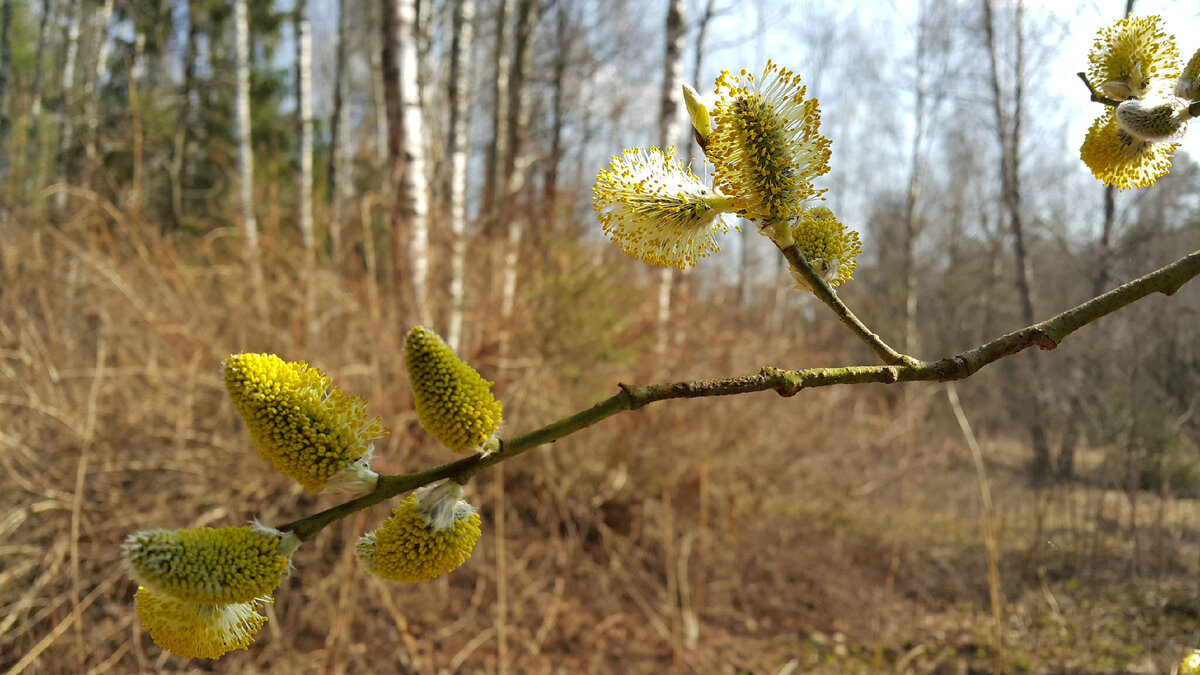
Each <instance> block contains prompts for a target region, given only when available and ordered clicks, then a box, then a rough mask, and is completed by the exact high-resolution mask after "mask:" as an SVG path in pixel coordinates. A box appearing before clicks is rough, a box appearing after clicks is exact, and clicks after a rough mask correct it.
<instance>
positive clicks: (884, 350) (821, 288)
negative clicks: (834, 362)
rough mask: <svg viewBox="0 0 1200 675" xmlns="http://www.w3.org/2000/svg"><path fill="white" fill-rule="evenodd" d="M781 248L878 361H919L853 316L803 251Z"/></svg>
mask: <svg viewBox="0 0 1200 675" xmlns="http://www.w3.org/2000/svg"><path fill="white" fill-rule="evenodd" d="M780 250H781V251H782V252H783V255H784V257H785V258H787V261H788V264H789V265H791V266H792V269H793V270H795V271H796V272H797V273H798V274H800V276H802V277H804V280H805V281H806V282H808V285H809V287H810V288H812V293H813V295H815V296H817V299H818V300H820V301H821V302H823V303H825V305H826V306H828V307H829V309H832V310H833V313H834V314H836V315H837V317H838V319H841V321H842V323H843V324H845V325H846V327H847V328H849V329H850V330H851V331H853V332H854V334H855V335H857V336H858V339H860V340H862V341H863V342H865V343H866V344H867V346H868V347H870V348H871V351H873V352H875V355H876V356H878V357H879V360H880V361H883V362H884V363H886V364H887V365H889V366H893V365H897V364H900V365H905V366H917V365H919V364H920V361H918V360H917V359H914V358H913V357H911V356H908V355H906V354H901V353H900V352H898V351H896V350H895V349H892V348H891V347H889V346H888V345H887V343H886V342H884V341H883V339H882V338H880V337H879V336H878V335H876V334H875V333H872V332H871V329H869V328H867V326H866V324H864V323H863V322H862V321H859V320H858V317H857V316H854V312H851V311H850V308H849V307H847V306H846V303H844V302H842V299H841V298H839V297H838V296H837V293H836V292H835V291H834V290H833V287H832V286H830V285H829V284H828V283H827V282H826V281H825V280H824V279H822V278H821V275H819V274H817V272H816V270H814V269H813V268H812V265H810V264H808V261H807V260H805V259H804V254H803V253H801V252H800V247H798V246H796V245H795V244H793V245H791V246H787V247H785V248H783V249H780Z"/></svg>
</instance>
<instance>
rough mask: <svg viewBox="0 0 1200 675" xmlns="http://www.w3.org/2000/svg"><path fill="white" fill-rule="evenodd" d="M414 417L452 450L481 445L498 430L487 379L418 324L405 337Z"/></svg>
mask: <svg viewBox="0 0 1200 675" xmlns="http://www.w3.org/2000/svg"><path fill="white" fill-rule="evenodd" d="M404 364H405V366H406V367H407V368H408V379H409V380H410V381H411V382H412V388H413V397H414V399H415V404H416V408H417V418H418V419H419V420H420V421H421V426H422V427H424V428H425V431H427V432H429V434H430V435H431V436H433V437H434V438H435V439H437V441H438V443H441V444H442V445H444V446H446V447H447V448H450V449H451V450H453V451H454V452H462V453H465V452H473V451H476V450H480V449H482V448H483V446H484V444H485V443H486V442H487V441H488V440H489V439H491V438H492V437H493V435H494V434H495V433H496V430H498V429H499V428H500V422H501V416H500V412H501V410H500V402H499V401H497V400H496V397H495V396H493V395H492V391H491V388H492V385H493V384H494V383H493V382H488V381H487V380H485V379H483V377H481V376H480V375H479V373H478V372H476V371H475V369H474V368H472V367H471V366H469V365H467V363H466V362H464V361H463V360H462V359H460V358H458V357H457V356H455V355H454V350H452V349H450V347H448V346H447V345H446V343H445V342H443V341H442V338H440V337H438V335H437V334H436V333H434V332H433V331H431V330H429V329H428V328H425V327H424V326H417V327H415V328H413V329H412V330H411V331H409V332H408V337H407V338H406V339H405V340H404Z"/></svg>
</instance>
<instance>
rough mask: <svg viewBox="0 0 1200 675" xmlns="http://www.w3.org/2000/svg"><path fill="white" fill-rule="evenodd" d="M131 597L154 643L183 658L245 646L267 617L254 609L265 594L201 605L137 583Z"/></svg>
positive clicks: (214, 654) (220, 653) (209, 656)
mask: <svg viewBox="0 0 1200 675" xmlns="http://www.w3.org/2000/svg"><path fill="white" fill-rule="evenodd" d="M133 597H134V599H135V601H136V602H137V613H138V618H139V619H141V621H142V628H143V629H144V630H145V631H146V632H147V633H149V634H150V639H151V640H154V644H156V645H158V646H159V647H161V648H163V649H165V650H167V651H168V652H171V653H172V654H175V655H176V656H182V657H183V658H185V659H218V658H220V657H221V656H223V655H225V654H227V653H229V652H231V651H233V650H235V649H246V648H247V647H249V646H250V645H251V644H253V643H254V635H255V634H256V633H258V631H259V630H260V629H261V628H262V627H263V625H264V624H266V623H267V617H265V616H263V615H261V614H259V613H258V606H259V605H260V604H265V603H267V602H270V599H269V598H258V599H255V600H253V601H250V602H244V603H234V604H230V605H202V604H194V603H189V602H184V601H183V600H180V599H178V598H175V597H172V596H170V595H167V594H165V593H157V592H155V591H151V590H150V589H148V588H145V587H138V590H137V593H136V594H135V595H134V596H133Z"/></svg>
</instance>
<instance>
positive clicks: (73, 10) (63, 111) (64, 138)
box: [54, 4, 83, 211]
mask: <svg viewBox="0 0 1200 675" xmlns="http://www.w3.org/2000/svg"><path fill="white" fill-rule="evenodd" d="M69 7H70V11H68V12H67V56H66V60H65V61H64V62H63V73H62V87H61V92H62V95H61V97H60V98H61V101H60V102H59V104H58V115H57V117H58V128H59V133H58V153H57V156H56V158H55V162H56V163H57V165H58V180H57V182H59V183H66V182H67V174H68V168H69V164H70V162H69V161H68V157H67V154H68V153H69V152H71V146H72V145H73V144H74V142H75V121H74V120H73V119H71V113H72V112H73V111H72V108H73V106H72V101H71V97H72V95H73V93H74V91H75V70H76V68H75V61H76V60H78V58H79V21H80V17H79V14H80V12H82V11H83V8H82V6H81V5H78V4H72V5H70V6H69ZM66 205H67V193H66V192H63V191H61V190H60V191H58V192H57V193H56V194H55V195H54V209H55V210H56V211H62V209H63V208H65V207H66Z"/></svg>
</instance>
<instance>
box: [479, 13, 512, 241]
mask: <svg viewBox="0 0 1200 675" xmlns="http://www.w3.org/2000/svg"><path fill="white" fill-rule="evenodd" d="M512 3H513V0H499V1H498V2H497V3H496V21H495V26H496V28H495V35H494V36H493V39H492V63H494V64H495V66H496V71H495V77H494V78H493V79H492V141H491V142H490V143H488V146H487V156H486V157H485V159H484V177H483V202H482V205H481V208H480V213H482V214H484V218H485V219H488V220H490V219H491V217H492V214H493V212H494V211H495V208H496V199H497V193H498V192H499V191H500V187H499V186H500V185H501V184H502V183H503V182H504V180H503V175H502V172H501V168H500V167H501V162H503V159H504V153H505V148H504V141H505V139H506V137H505V134H504V124H505V121H506V120H507V119H508V115H507V113H506V107H507V105H508V71H509V56H508V17H509V15H511V14H512Z"/></svg>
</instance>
